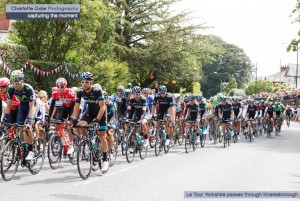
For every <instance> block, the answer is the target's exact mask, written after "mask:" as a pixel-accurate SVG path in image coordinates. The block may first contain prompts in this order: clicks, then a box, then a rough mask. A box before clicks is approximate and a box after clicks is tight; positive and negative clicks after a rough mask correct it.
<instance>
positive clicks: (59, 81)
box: [55, 77, 68, 87]
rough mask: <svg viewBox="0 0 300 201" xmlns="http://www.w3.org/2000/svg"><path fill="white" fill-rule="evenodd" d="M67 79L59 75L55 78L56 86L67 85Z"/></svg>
mask: <svg viewBox="0 0 300 201" xmlns="http://www.w3.org/2000/svg"><path fill="white" fill-rule="evenodd" d="M67 84H68V83H67V80H66V79H65V78H63V77H61V78H58V79H57V80H56V82H55V85H56V86H57V87H58V86H64V87H65V86H67Z"/></svg>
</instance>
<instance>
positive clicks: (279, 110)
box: [274, 102, 283, 132]
mask: <svg viewBox="0 0 300 201" xmlns="http://www.w3.org/2000/svg"><path fill="white" fill-rule="evenodd" d="M274 111H275V114H276V118H278V121H279V122H278V125H279V126H278V129H279V132H280V131H281V123H282V114H283V112H282V107H281V106H280V105H279V103H278V102H275V103H274Z"/></svg>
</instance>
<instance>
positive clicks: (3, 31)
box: [0, 13, 11, 39]
mask: <svg viewBox="0 0 300 201" xmlns="http://www.w3.org/2000/svg"><path fill="white" fill-rule="evenodd" d="M10 25H11V21H10V20H7V19H6V17H5V13H1V14H0V38H2V39H3V38H7V36H8V34H7V32H8V29H9V28H10Z"/></svg>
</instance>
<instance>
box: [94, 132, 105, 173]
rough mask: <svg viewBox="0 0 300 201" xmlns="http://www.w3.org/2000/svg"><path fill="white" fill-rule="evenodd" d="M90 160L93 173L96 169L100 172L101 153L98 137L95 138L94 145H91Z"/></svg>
mask: <svg viewBox="0 0 300 201" xmlns="http://www.w3.org/2000/svg"><path fill="white" fill-rule="evenodd" d="M92 158H93V161H92V162H91V164H92V170H93V172H96V171H97V170H98V168H100V170H101V169H102V168H101V167H102V166H101V165H102V158H103V153H102V143H101V140H100V139H99V137H98V136H96V137H95V145H92ZM104 173H105V172H104Z"/></svg>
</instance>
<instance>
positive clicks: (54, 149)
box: [48, 133, 63, 170]
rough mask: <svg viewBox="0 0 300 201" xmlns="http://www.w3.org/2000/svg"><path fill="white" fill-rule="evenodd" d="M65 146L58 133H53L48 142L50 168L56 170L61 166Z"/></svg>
mask: <svg viewBox="0 0 300 201" xmlns="http://www.w3.org/2000/svg"><path fill="white" fill-rule="evenodd" d="M62 151H63V146H62V143H61V140H60V137H59V135H58V134H57V133H53V134H52V135H51V137H50V139H49V142H48V159H49V164H50V167H51V168H52V169H53V170H56V169H57V168H58V166H59V164H60V161H61V156H62Z"/></svg>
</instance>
